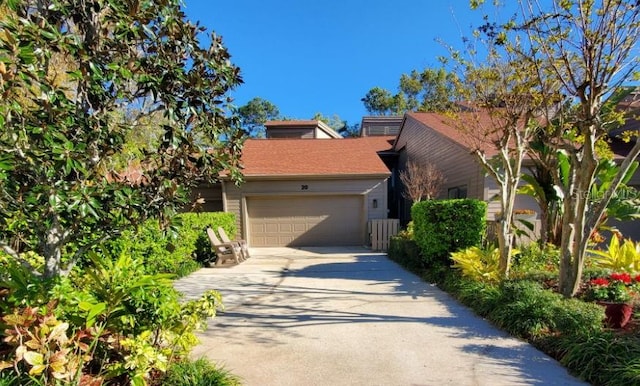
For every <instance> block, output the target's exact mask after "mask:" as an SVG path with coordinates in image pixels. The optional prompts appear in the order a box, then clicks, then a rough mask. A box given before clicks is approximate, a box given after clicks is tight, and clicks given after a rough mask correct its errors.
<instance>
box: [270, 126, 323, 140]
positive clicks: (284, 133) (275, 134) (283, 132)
mask: <svg viewBox="0 0 640 386" xmlns="http://www.w3.org/2000/svg"><path fill="white" fill-rule="evenodd" d="M267 138H315V129H313V128H309V129H291V128H286V129H267Z"/></svg>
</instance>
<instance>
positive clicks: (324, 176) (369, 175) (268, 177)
mask: <svg viewBox="0 0 640 386" xmlns="http://www.w3.org/2000/svg"><path fill="white" fill-rule="evenodd" d="M389 176H391V172H387V173H367V174H248V175H245V176H244V179H245V180H344V179H347V178H348V179H351V180H353V179H356V180H368V179H374V178H375V179H377V178H387V177H389Z"/></svg>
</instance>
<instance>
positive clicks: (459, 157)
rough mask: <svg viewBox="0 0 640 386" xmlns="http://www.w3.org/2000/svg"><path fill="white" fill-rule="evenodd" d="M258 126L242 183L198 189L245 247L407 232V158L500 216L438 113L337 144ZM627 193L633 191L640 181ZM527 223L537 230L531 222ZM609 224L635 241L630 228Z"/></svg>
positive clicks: (459, 140) (464, 146) (389, 123)
mask: <svg viewBox="0 0 640 386" xmlns="http://www.w3.org/2000/svg"><path fill="white" fill-rule="evenodd" d="M628 124H629V125H636V126H637V121H634V120H630V121H628ZM265 126H266V127H267V139H249V140H247V141H246V143H245V146H244V149H243V156H242V163H243V165H244V170H243V174H244V178H245V182H244V183H243V184H242V185H240V186H236V185H234V184H233V183H231V182H230V181H228V180H224V179H223V181H222V182H221V183H220V184H218V185H214V186H209V187H203V188H201V189H199V190H197V194H199V195H200V197H202V198H204V199H205V205H204V208H205V210H224V211H227V212H232V213H235V214H236V219H237V226H238V230H239V235H238V236H239V237H242V238H244V239H245V240H248V242H249V244H250V245H251V246H252V247H261V246H314V245H364V244H367V243H368V239H367V236H368V235H367V230H366V229H367V222H368V221H370V220H373V219H385V218H398V219H400V222H401V224H407V223H408V222H409V221H410V216H411V212H410V210H411V205H412V202H411V201H410V200H408V199H406V198H405V197H404V195H403V194H402V193H403V186H402V183H401V181H400V178H399V175H400V173H401V172H402V171H403V170H405V168H406V165H407V163H408V162H409V161H410V160H413V161H416V162H418V163H427V162H429V163H432V164H433V165H434V166H435V167H436V168H437V169H438V170H440V171H441V172H442V173H443V174H444V176H445V178H446V181H445V182H444V184H443V186H442V189H441V192H440V195H439V197H438V198H465V197H468V198H476V199H480V200H483V201H486V202H488V204H489V206H488V213H487V219H488V220H489V221H491V220H492V219H494V218H495V215H496V213H497V212H499V211H500V205H499V202H498V201H496V200H495V199H494V198H495V197H496V196H497V195H498V193H499V190H498V187H497V185H496V182H495V181H494V180H493V178H491V177H490V176H488V175H487V173H486V172H485V170H484V169H483V167H482V166H481V165H480V163H479V162H478V161H477V159H476V158H475V156H474V155H473V154H472V153H471V147H470V146H469V139H468V138H466V137H465V136H464V135H463V134H462V133H461V132H460V131H459V130H457V129H456V128H454V127H452V126H451V124H450V122H449V118H447V117H445V116H443V115H440V114H437V113H413V112H411V113H406V114H405V115H404V116H403V117H364V118H363V120H362V124H361V136H360V137H358V138H342V137H341V136H340V135H339V134H338V133H336V132H335V131H333V130H332V129H331V128H330V127H328V126H327V125H325V124H324V123H322V122H320V121H272V122H267V124H266V125H265ZM636 126H630V127H636ZM479 141H480V142H482V141H484V143H485V146H486V147H485V148H484V150H485V152H486V153H487V155H488V156H491V155H495V154H497V153H496V149H494V148H492V146H491V145H490V141H487V140H486V139H483V138H480V139H479ZM614 145H615V146H613V148H614V151H615V152H616V154H617V157H618V158H620V157H623V156H624V154H625V153H624V152H625V151H626V152H628V148H629V145H628V144H626V145H625V144H621V143H618V142H615V143H614ZM526 162H527V161H526V160H525V167H526ZM630 185H632V186H634V187H636V188H640V173H636V175H635V176H634V177H633V179H632V180H631V182H630ZM516 208H518V209H530V210H533V211H536V212H538V211H539V208H538V205H537V203H536V202H535V201H534V199H533V198H531V197H529V196H518V197H517V199H516ZM534 225H536V227H537V229H539V227H540V224H539V217H538V219H537V220H535V221H534ZM615 225H617V226H618V227H620V229H621V230H622V231H623V233H624V234H625V235H628V236H631V237H634V238H635V239H640V229H639V228H640V227H638V226H637V225H636V224H635V223H625V224H615Z"/></svg>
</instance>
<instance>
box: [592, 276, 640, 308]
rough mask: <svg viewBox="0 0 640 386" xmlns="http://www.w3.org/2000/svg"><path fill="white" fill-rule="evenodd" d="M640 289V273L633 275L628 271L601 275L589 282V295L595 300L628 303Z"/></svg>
mask: <svg viewBox="0 0 640 386" xmlns="http://www.w3.org/2000/svg"><path fill="white" fill-rule="evenodd" d="M638 290H640V275H637V276H635V277H632V276H631V275H630V274H628V273H626V272H625V273H612V274H611V275H609V277H599V278H596V279H593V280H591V281H590V282H589V290H588V292H589V295H590V297H591V298H592V299H593V300H599V301H607V302H616V303H626V302H629V301H630V300H632V299H633V298H634V297H635V296H636V295H637V292H636V291H638Z"/></svg>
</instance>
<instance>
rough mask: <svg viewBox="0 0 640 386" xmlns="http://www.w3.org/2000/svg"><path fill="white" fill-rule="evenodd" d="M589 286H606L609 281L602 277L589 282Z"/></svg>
mask: <svg viewBox="0 0 640 386" xmlns="http://www.w3.org/2000/svg"><path fill="white" fill-rule="evenodd" d="M591 285H601V286H608V285H609V280H607V279H605V278H604V277H599V278H597V279H593V280H591Z"/></svg>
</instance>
